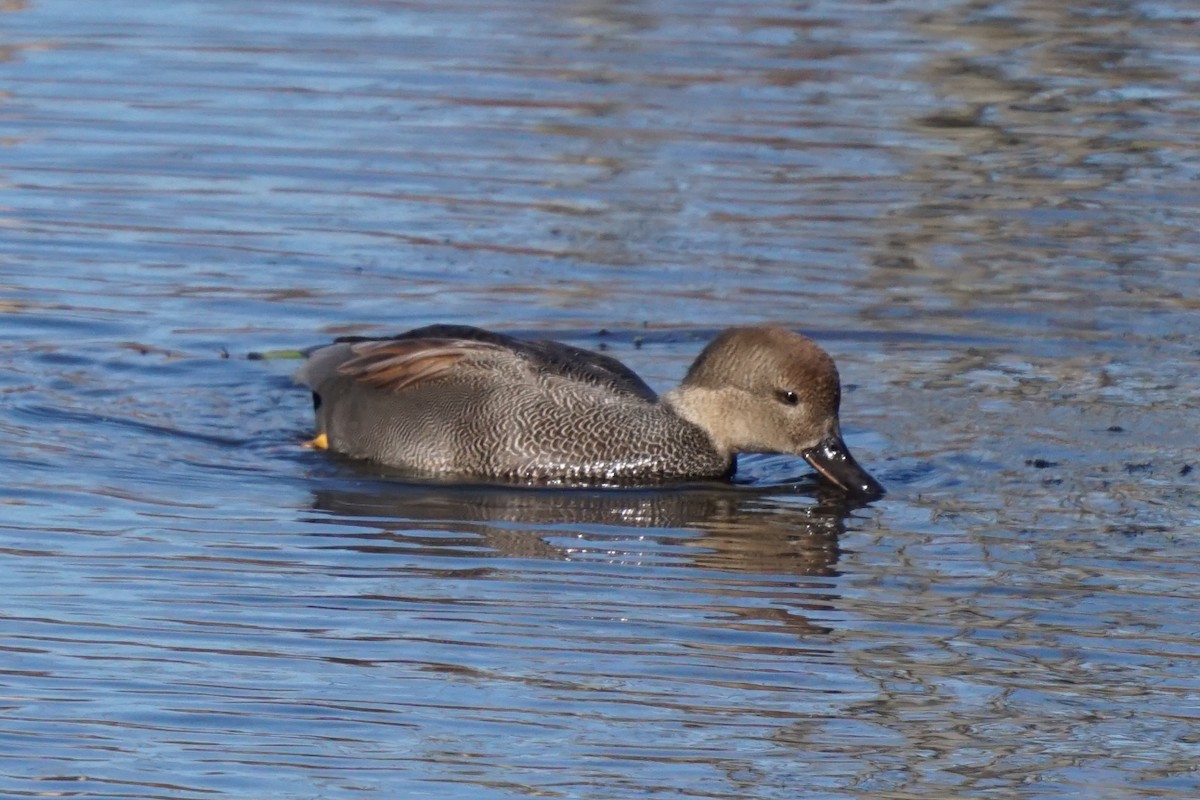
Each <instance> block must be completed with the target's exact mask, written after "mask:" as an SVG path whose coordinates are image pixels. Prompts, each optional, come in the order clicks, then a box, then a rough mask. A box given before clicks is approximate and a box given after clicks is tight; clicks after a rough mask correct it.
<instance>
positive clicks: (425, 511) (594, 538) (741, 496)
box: [313, 478, 857, 576]
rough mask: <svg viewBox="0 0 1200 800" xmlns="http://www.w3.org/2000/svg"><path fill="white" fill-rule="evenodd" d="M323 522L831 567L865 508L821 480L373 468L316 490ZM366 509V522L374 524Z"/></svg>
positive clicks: (584, 553) (619, 553) (436, 535)
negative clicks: (506, 479)
mask: <svg viewBox="0 0 1200 800" xmlns="http://www.w3.org/2000/svg"><path fill="white" fill-rule="evenodd" d="M313 507H314V508H315V509H317V510H320V511H322V512H325V513H324V514H322V516H321V517H320V518H319V520H318V521H320V522H322V523H324V524H330V523H333V524H345V525H347V526H350V527H352V528H353V529H354V530H353V532H351V531H347V534H346V536H347V539H348V541H346V542H344V543H343V544H341V545H340V546H344V547H348V548H351V549H356V550H361V551H364V552H386V551H396V550H403V551H404V552H407V553H410V554H414V553H422V552H423V553H426V554H429V555H440V556H454V555H462V556H473V557H480V556H487V555H494V556H499V557H509V558H542V559H554V560H583V559H588V560H602V559H604V558H605V557H606V556H607V557H609V558H611V560H621V561H629V560H630V558H631V557H632V556H638V555H639V554H640V555H642V556H644V557H645V558H646V559H648V560H650V561H658V562H660V563H672V564H676V565H679V564H681V563H683V564H691V565H694V566H697V567H705V568H711V569H719V570H730V571H736V572H762V573H768V574H783V575H810V576H817V575H832V574H834V570H835V565H836V563H837V560H838V555H839V550H838V537H839V535H840V534H841V533H842V532H843V531H844V529H845V520H846V518H847V516H848V515H849V514H850V513H851V512H852V511H853V510H854V508H855V507H857V506H856V505H854V504H850V503H847V502H846V501H845V500H844V499H843V498H842V497H841V496H840V495H839V494H838V493H836V492H831V491H828V490H825V489H824V488H823V487H821V486H819V485H817V484H815V483H794V484H788V485H786V486H773V487H770V488H762V487H753V488H752V487H746V486H734V485H730V484H725V483H711V484H694V485H688V486H673V487H669V488H652V489H645V488H642V489H612V488H603V489H545V488H526V487H522V488H515V487H507V486H491V485H466V486H464V485H461V484H458V485H453V486H451V485H445V484H436V483H434V484H430V483H413V482H411V481H403V482H402V481H393V480H389V479H381V478H373V479H368V480H355V481H352V482H348V481H340V480H339V481H334V482H327V483H326V485H324V486H323V487H322V488H319V489H317V490H316V491H315V492H314V499H313ZM367 520H369V523H367Z"/></svg>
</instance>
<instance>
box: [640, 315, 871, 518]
mask: <svg viewBox="0 0 1200 800" xmlns="http://www.w3.org/2000/svg"><path fill="white" fill-rule="evenodd" d="M841 395H842V389H841V382H840V380H839V378H838V371H837V366H836V365H835V364H834V363H833V359H832V358H830V356H829V354H828V353H826V352H825V351H824V350H822V349H821V348H820V347H818V346H817V344H816V343H815V342H813V341H812V340H811V339H808V338H807V337H804V336H801V335H800V334H798V333H793V332H792V331H789V330H787V329H786V328H778V327H766V326H759V327H744V328H730V329H728V330H726V331H724V332H723V333H721V334H720V335H719V336H718V337H717V338H716V339H714V340H713V341H712V342H710V343H709V344H708V346H707V347H705V348H704V350H703V351H701V353H700V355H699V356H697V357H696V361H695V363H693V364H692V367H691V369H689V370H688V374H687V377H686V378H684V381H683V384H682V385H681V386H680V387H679V388H678V389H676V390H674V391H672V392H669V393H667V395H665V396H664V400H665V401H666V402H668V403H670V404H671V405H672V406H673V407H674V408H675V409H676V411H678V412H679V413H680V414H681V415H682V416H683V417H684V418H685V419H688V420H689V421H690V422H692V423H694V424H696V425H698V426H700V427H701V428H703V429H704V430H705V431H707V432H708V434H709V435H710V436H711V437H712V439H713V442H714V443H715V444H716V446H717V448H718V449H719V450H721V451H723V452H726V453H742V452H750V453H788V454H792V455H798V456H801V457H802V458H804V460H805V461H807V462H808V463H809V464H810V465H812V467H813V469H815V470H816V471H817V472H818V473H820V474H821V476H822V477H824V478H825V479H826V480H827V481H829V482H830V483H832V484H834V485H835V486H838V487H840V488H841V489H842V490H843V491H845V492H848V493H850V494H854V495H858V496H862V497H866V498H874V497H879V496H880V495H882V494H883V492H884V490H883V487H882V486H881V485H880V484H879V482H878V481H876V480H875V479H874V478H873V477H871V475H870V474H869V473H868V472H867V471H866V470H864V469H863V468H862V467H860V466H859V465H858V462H856V461H855V460H854V458H853V456H851V455H850V451H849V450H848V449H847V448H846V443H845V442H844V441H842V433H841V428H840V426H839V424H838V408H839V406H840V404H841Z"/></svg>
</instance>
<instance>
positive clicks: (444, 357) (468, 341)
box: [313, 325, 658, 402]
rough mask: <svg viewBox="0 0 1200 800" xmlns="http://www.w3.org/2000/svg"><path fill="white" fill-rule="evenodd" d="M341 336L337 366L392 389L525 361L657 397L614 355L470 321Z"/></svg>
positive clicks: (541, 369) (540, 369)
mask: <svg viewBox="0 0 1200 800" xmlns="http://www.w3.org/2000/svg"><path fill="white" fill-rule="evenodd" d="M337 341H338V343H339V344H341V345H343V346H349V350H350V353H348V354H347V356H348V357H347V358H346V359H345V360H343V361H341V363H340V364H338V366H337V371H338V372H339V373H340V374H343V375H350V376H352V377H354V378H355V379H356V380H360V381H363V382H364V383H367V384H369V385H371V386H375V387H377V388H383V389H387V390H391V391H399V390H401V389H405V388H408V387H410V386H414V385H416V384H418V383H422V382H424V381H428V380H434V379H436V378H439V377H445V376H447V375H448V374H449V373H450V372H451V371H452V370H456V369H468V368H479V369H486V368H488V367H489V366H490V367H496V366H500V365H502V364H507V365H510V366H511V365H514V364H520V365H522V366H523V367H524V368H526V369H529V370H531V371H532V372H533V373H535V374H542V375H545V374H552V375H558V376H560V377H562V378H565V379H567V380H572V381H582V382H584V383H590V384H593V385H596V386H602V387H604V388H607V389H609V390H611V391H613V392H616V393H618V394H625V395H629V396H631V397H637V398H640V399H643V400H646V401H648V402H654V401H655V400H657V399H658V397H657V395H656V394H655V393H654V390H653V389H651V388H650V387H649V386H648V385H646V382H645V381H643V380H642V379H641V378H639V377H638V376H637V373H635V372H634V371H633V370H631V369H629V367H627V366H625V365H624V364H622V363H621V362H620V361H618V360H616V359H615V358H612V357H611V356H606V355H602V354H600V353H596V352H593V351H591V350H584V349H583V348H580V347H573V346H572V345H569V344H563V343H561V342H553V341H549V340H545V339H543V340H536V341H527V340H524V339H517V338H514V337H512V336H506V335H505V334H502V333H496V332H495V331H488V330H484V329H482V328H474V327H471V326H469V325H430V326H427V327H424V328H417V329H415V330H411V331H407V332H405V333H401V334H399V335H397V336H391V337H387V338H382V339H371V338H365V337H344V338H342V339H338V340H337ZM319 352H320V351H319V350H318V351H315V352H314V353H313V355H314V356H316V355H317V354H318V353H319Z"/></svg>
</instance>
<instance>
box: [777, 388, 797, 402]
mask: <svg viewBox="0 0 1200 800" xmlns="http://www.w3.org/2000/svg"><path fill="white" fill-rule="evenodd" d="M775 397H776V398H777V399H778V400H779V402H781V403H783V404H784V405H788V406H794V405H796V404H797V403H799V402H800V398H799V397H798V396H797V395H796V393H795V392H793V391H791V390H790V389H776V390H775Z"/></svg>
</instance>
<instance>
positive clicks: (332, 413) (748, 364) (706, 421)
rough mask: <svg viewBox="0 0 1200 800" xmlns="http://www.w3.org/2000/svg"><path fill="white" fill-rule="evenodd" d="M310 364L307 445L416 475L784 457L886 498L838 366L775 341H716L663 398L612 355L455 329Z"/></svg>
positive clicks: (604, 470) (690, 471) (607, 479)
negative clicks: (845, 415)
mask: <svg viewBox="0 0 1200 800" xmlns="http://www.w3.org/2000/svg"><path fill="white" fill-rule="evenodd" d="M307 356H308V360H307V362H306V363H305V365H304V366H303V367H302V368H301V369H300V371H299V372H298V373H297V380H298V381H299V382H300V383H303V384H305V385H307V386H308V387H309V388H311V389H312V392H313V404H314V408H315V410H316V418H317V424H316V427H317V435H316V438H314V439H313V441H312V444H313V445H314V446H316V447H320V448H328V449H330V450H334V451H336V452H339V453H343V454H345V455H348V456H351V457H354V458H361V459H369V460H372V461H376V462H380V463H383V464H386V465H390V466H393V467H398V468H401V469H404V470H407V471H410V472H415V473H419V474H424V475H430V476H442V477H458V478H478V479H494V480H507V481H525V482H536V483H568V484H569V483H584V484H588V483H590V484H597V483H599V484H604V483H612V484H624V485H629V484H654V483H663V482H670V481H680V480H694V479H706V478H727V477H729V476H730V475H732V474H733V471H734V469H735V463H736V462H735V459H734V455H735V454H736V453H743V452H756V453H789V454H793V455H798V456H801V457H802V458H804V459H805V460H806V461H807V462H808V463H809V464H811V465H812V466H813V468H815V469H816V470H817V472H819V473H820V474H821V475H822V476H823V477H824V478H825V479H826V480H827V481H829V482H830V483H832V484H833V485H835V486H837V487H840V488H841V489H842V490H843V491H845V492H848V493H851V494H854V495H859V496H866V497H878V496H880V495H882V494H883V487H882V486H880V484H879V483H878V482H877V481H876V480H875V479H874V478H872V477H871V476H870V475H869V474H868V473H867V472H866V471H865V470H864V469H862V468H861V467H860V466H859V465H858V464H857V463H856V462H855V460H854V459H853V458H852V457H851V455H850V452H849V451H848V450H847V449H846V445H845V443H844V442H843V441H842V435H841V431H840V430H839V427H838V405H839V402H840V400H841V385H840V383H839V381H838V372H837V367H836V366H835V365H834V363H833V359H832V358H830V357H829V354H827V353H826V352H825V351H824V350H822V349H821V348H820V347H818V346H817V345H816V344H815V343H814V342H813V341H812V340H810V339H808V338H806V337H804V336H801V335H800V334H798V333H793V332H792V331H789V330H786V329H784V328H777V327H765V326H764V327H744V328H730V329H729V330H726V331H724V332H723V333H721V334H720V335H719V336H717V338H716V339H714V340H713V341H712V342H711V343H709V345H708V346H707V347H705V348H704V350H703V351H702V352H701V353H700V355H699V356H698V357H697V358H696V361H695V363H693V364H692V366H691V369H689V370H688V373H687V377H686V378H684V380H683V383H682V384H681V385H680V386H678V387H677V388H675V389H672V390H670V391H668V392H666V393H665V394H663V395H662V397H659V396H658V395H656V394H655V393H654V391H653V390H652V389H651V388H650V387H649V386H647V385H646V383H645V382H644V381H643V380H642V379H641V378H639V377H638V376H637V375H636V374H635V373H634V372H633V371H632V370H630V369H629V368H628V367H626V366H625V365H624V364H622V363H621V362H619V361H617V360H616V359H614V358H611V357H610V356H606V355H602V354H600V353H594V352H591V351H589V350H583V349H581V348H578V347H572V346H571V345H567V344H561V343H559V342H552V341H544V340H539V341H527V340H522V339H516V338H513V337H511V336H505V335H504V334H500V333H494V332H492V331H486V330H482V329H480V328H472V327H467V326H462V325H431V326H429V327H425V328H418V329H416V330H412V331H408V332H407V333H402V334H400V335H398V336H392V337H387V338H377V339H376V338H365V337H347V338H343V339H338V340H337V341H336V342H334V343H333V344H330V345H326V346H323V347H318V348H315V349H313V350H310V351H308V353H307Z"/></svg>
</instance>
